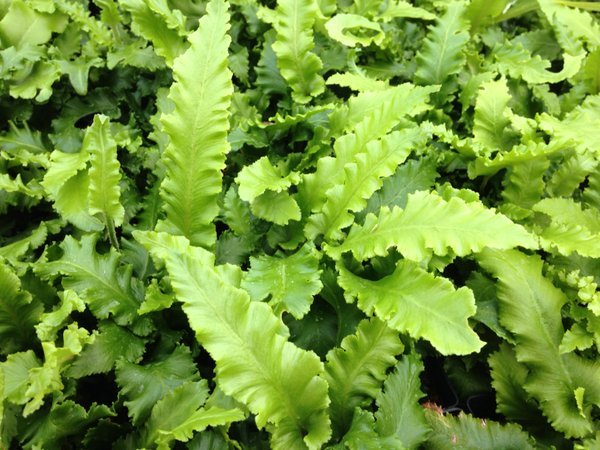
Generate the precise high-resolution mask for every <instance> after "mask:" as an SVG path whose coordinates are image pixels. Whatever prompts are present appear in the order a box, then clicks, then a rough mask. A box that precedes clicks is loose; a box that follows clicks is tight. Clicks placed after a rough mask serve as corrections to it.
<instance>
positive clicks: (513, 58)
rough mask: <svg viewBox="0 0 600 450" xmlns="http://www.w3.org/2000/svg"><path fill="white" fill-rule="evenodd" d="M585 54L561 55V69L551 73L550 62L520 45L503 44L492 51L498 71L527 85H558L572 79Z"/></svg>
mask: <svg viewBox="0 0 600 450" xmlns="http://www.w3.org/2000/svg"><path fill="white" fill-rule="evenodd" d="M584 56H585V53H583V52H581V51H579V52H578V53H577V54H575V55H571V54H568V53H565V54H564V55H563V58H564V63H563V69H562V70H561V71H560V72H551V71H549V70H548V69H549V68H550V67H551V62H550V61H548V60H546V59H542V58H541V57H540V56H539V55H535V56H533V55H532V54H531V53H530V52H529V50H527V49H526V48H524V47H523V45H522V44H521V43H517V44H511V43H505V44H503V45H500V46H498V47H497V48H496V49H495V51H494V57H495V58H496V61H497V65H498V70H499V71H500V73H502V74H504V75H508V76H510V77H512V78H522V79H523V80H524V81H525V82H526V83H529V84H540V83H559V82H561V81H563V80H566V79H568V78H571V77H573V76H574V75H576V74H577V72H579V69H580V68H581V63H582V61H583V57H584Z"/></svg>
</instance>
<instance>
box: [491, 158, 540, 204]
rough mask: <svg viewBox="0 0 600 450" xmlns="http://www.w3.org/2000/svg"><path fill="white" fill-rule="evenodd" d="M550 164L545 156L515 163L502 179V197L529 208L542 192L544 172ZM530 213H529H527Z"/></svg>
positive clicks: (538, 199)
mask: <svg viewBox="0 0 600 450" xmlns="http://www.w3.org/2000/svg"><path fill="white" fill-rule="evenodd" d="M549 166H550V161H548V160H547V159H546V158H539V159H532V160H531V161H525V162H522V163H520V164H515V165H514V166H513V167H512V168H510V170H509V171H508V172H507V174H506V177H505V179H504V182H503V184H504V186H505V187H504V190H503V191H502V198H504V201H505V202H507V203H511V204H512V205H515V206H518V207H520V208H524V209H530V208H531V207H532V206H533V205H535V204H536V203H537V202H538V201H540V200H541V198H542V195H543V193H544V187H545V183H544V174H545V173H546V170H547V169H548V167H549ZM528 214H530V213H528Z"/></svg>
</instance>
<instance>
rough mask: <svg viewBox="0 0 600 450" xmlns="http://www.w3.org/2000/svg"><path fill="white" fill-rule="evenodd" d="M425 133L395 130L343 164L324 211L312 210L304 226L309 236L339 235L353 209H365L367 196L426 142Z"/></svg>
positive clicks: (348, 223)
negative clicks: (339, 176) (339, 178)
mask: <svg viewBox="0 0 600 450" xmlns="http://www.w3.org/2000/svg"><path fill="white" fill-rule="evenodd" d="M423 137H424V136H423V134H422V133H421V132H420V130H419V129H418V128H409V129H405V130H402V131H396V132H393V133H390V134H388V135H386V136H384V137H383V138H382V139H380V140H375V141H371V142H369V143H368V144H367V146H366V150H365V152H364V153H359V154H358V155H356V157H355V158H353V160H352V162H350V163H348V164H346V165H345V167H344V179H343V181H342V182H341V183H340V184H338V185H336V186H333V187H332V188H330V189H329V190H328V191H327V194H326V197H327V200H326V201H325V204H324V205H323V208H322V210H321V212H319V213H317V214H313V215H312V216H311V217H309V219H308V223H307V224H306V227H305V233H306V235H307V237H309V238H311V239H312V238H314V237H316V236H317V235H319V234H323V235H324V236H325V238H326V239H340V238H342V237H343V233H342V232H341V230H342V229H343V228H346V227H348V226H350V225H351V224H352V223H353V222H354V216H353V215H352V212H356V211H360V210H361V209H363V208H364V207H365V206H366V204H367V200H368V199H369V197H371V195H373V193H374V192H375V191H377V190H378V189H379V188H380V187H381V185H382V183H383V178H385V177H389V176H390V175H392V174H393V173H394V172H395V170H396V168H397V167H398V165H399V164H401V163H402V162H404V160H405V159H406V158H407V157H408V155H409V154H410V153H411V151H412V150H413V148H415V147H417V146H419V145H420V144H423V143H424V142H422V141H424V139H423Z"/></svg>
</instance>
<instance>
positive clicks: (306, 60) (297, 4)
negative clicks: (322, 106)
mask: <svg viewBox="0 0 600 450" xmlns="http://www.w3.org/2000/svg"><path fill="white" fill-rule="evenodd" d="M318 12H319V8H318V7H317V3H316V0H279V1H278V2H277V9H276V10H275V23H274V24H273V25H274V28H275V30H276V31H277V39H276V40H275V42H274V43H273V46H272V47H273V51H274V52H275V54H276V55H277V66H278V67H279V70H280V72H281V75H282V76H283V78H285V80H286V81H287V83H288V84H289V86H290V87H291V88H292V97H293V98H294V100H295V101H297V102H299V103H308V102H309V101H310V100H311V98H312V97H316V96H317V95H319V94H321V93H322V92H323V91H324V90H325V81H324V80H323V77H322V76H321V75H320V74H319V72H320V71H321V69H322V68H323V63H322V61H321V60H320V59H319V57H318V56H317V55H316V54H314V53H313V52H312V51H311V50H312V49H313V48H314V46H315V44H314V42H313V26H314V23H315V20H316V18H317V15H318Z"/></svg>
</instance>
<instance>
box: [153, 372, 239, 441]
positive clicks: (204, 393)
mask: <svg viewBox="0 0 600 450" xmlns="http://www.w3.org/2000/svg"><path fill="white" fill-rule="evenodd" d="M207 397H208V386H207V384H206V381H204V380H202V381H200V382H187V383H184V384H182V385H181V386H178V387H176V388H175V389H173V390H172V391H170V392H168V393H167V394H166V395H165V396H164V397H163V398H162V399H160V400H159V401H158V402H157V403H156V405H155V406H154V407H153V408H152V414H151V415H150V418H149V419H148V421H147V422H146V438H145V441H146V446H149V445H151V444H153V443H156V444H158V447H157V448H158V449H168V448H170V443H171V442H172V441H173V440H177V441H181V442H187V441H188V440H189V439H191V437H192V435H193V434H194V432H197V431H202V430H204V429H205V428H206V427H209V426H213V427H214V426H217V425H226V424H228V423H231V422H235V421H238V420H242V419H244V413H243V412H242V411H240V410H239V409H230V410H226V409H222V408H219V407H210V408H201V406H202V405H203V404H204V402H205V401H206V399H207Z"/></svg>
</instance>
